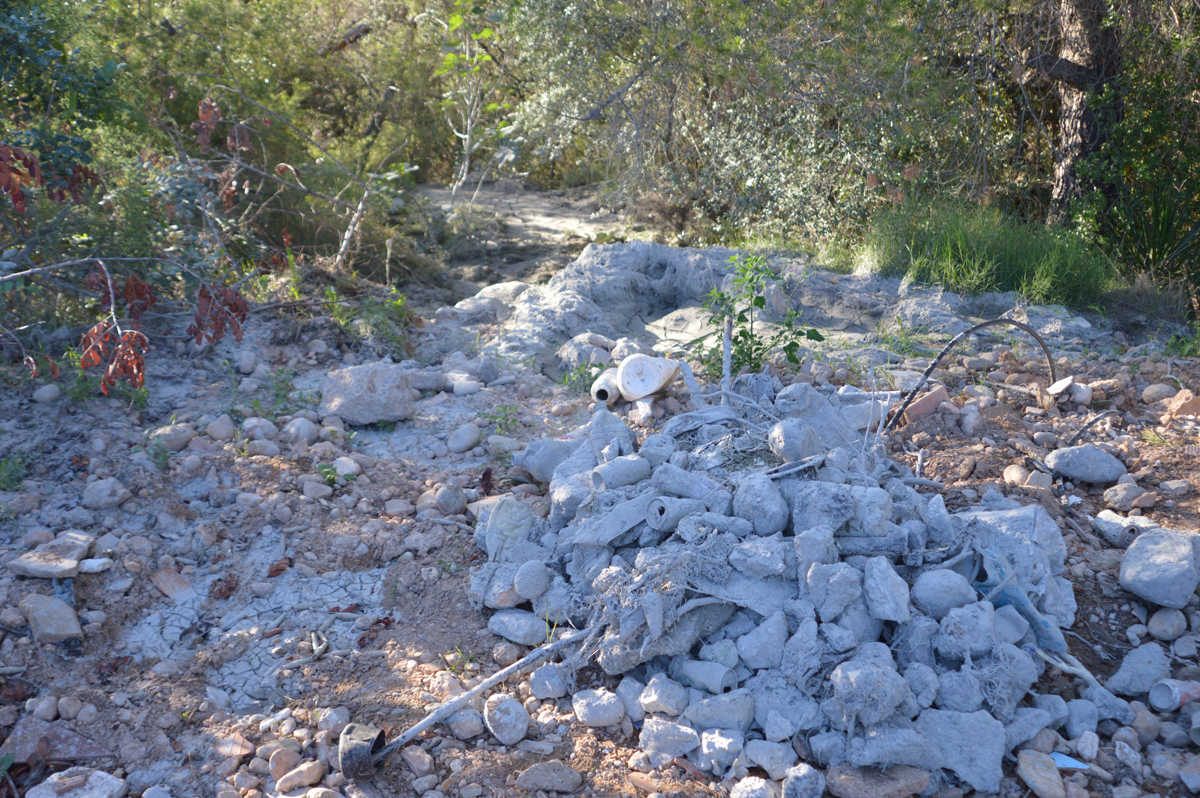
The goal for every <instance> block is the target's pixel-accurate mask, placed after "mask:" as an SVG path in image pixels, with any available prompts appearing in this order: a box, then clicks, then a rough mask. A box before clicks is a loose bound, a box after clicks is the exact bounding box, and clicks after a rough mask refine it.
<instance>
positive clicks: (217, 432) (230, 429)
mask: <svg viewBox="0 0 1200 798" xmlns="http://www.w3.org/2000/svg"><path fill="white" fill-rule="evenodd" d="M204 433H205V434H206V435H208V437H210V438H212V439H213V440H214V441H228V440H232V439H233V436H234V435H235V434H236V433H237V425H236V424H234V423H233V419H232V418H230V417H229V415H228V414H224V415H221V416H220V417H218V418H217V419H215V420H213V421H210V422H209V423H208V426H206V427H205V428H204Z"/></svg>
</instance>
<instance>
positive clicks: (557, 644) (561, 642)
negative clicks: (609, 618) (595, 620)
mask: <svg viewBox="0 0 1200 798" xmlns="http://www.w3.org/2000/svg"><path fill="white" fill-rule="evenodd" d="M593 631H594V627H592V626H589V627H587V628H586V629H580V630H578V631H575V632H572V633H570V634H569V635H566V636H565V637H562V638H560V639H558V640H555V641H554V642H552V643H546V644H544V645H542V646H540V647H538V648H535V649H534V650H533V651H530V652H529V653H528V654H526V655H525V656H524V657H522V658H521V659H519V660H517V661H516V662H514V663H513V664H512V665H509V666H508V667H507V668H503V669H501V670H498V671H496V672H495V673H493V674H492V675H491V676H489V677H488V678H486V679H484V680H483V681H482V682H480V683H479V684H477V685H475V686H474V687H472V688H471V689H470V690H468V691H466V692H465V693H463V694H462V695H459V696H456V697H454V698H452V699H450V700H449V701H446V702H444V703H442V704H440V705H439V706H438V707H437V708H436V709H434V710H433V711H432V712H430V713H429V714H427V715H426V716H425V717H423V718H421V720H419V721H417V723H416V724H415V725H413V726H410V727H409V728H408V730H407V731H405V732H404V733H403V734H401V735H400V736H399V737H397V738H396V739H395V740H392V741H391V742H390V743H388V744H387V745H385V746H384V747H383V748H380V749H379V751H377V752H376V753H375V754H374V756H373V757H372V760H373V761H374V762H376V763H378V762H380V761H382V760H383V759H385V758H387V756H388V755H389V754H391V753H392V752H393V751H395V750H396V749H398V748H403V747H404V746H405V745H408V743H409V742H411V741H412V740H414V739H416V737H417V735H419V734H420V733H421V732H423V731H425V730H426V729H428V728H429V727H430V726H433V725H435V724H438V723H441V722H442V721H443V720H445V719H446V718H448V717H450V716H451V715H453V714H454V713H455V712H457V711H458V710H460V709H462V708H463V707H464V706H466V705H467V704H469V703H470V702H471V701H473V700H474V699H475V698H476V697H478V696H479V695H481V694H483V693H485V692H487V691H488V690H490V689H492V688H493V687H495V686H496V685H498V684H500V683H501V682H503V681H504V680H505V679H508V678H510V677H512V676H516V675H517V674H519V673H524V672H525V671H526V670H528V669H529V668H530V667H532V666H533V665H536V664H538V663H539V662H541V661H542V660H544V659H546V658H547V657H549V656H550V655H551V654H553V653H554V652H556V651H558V650H559V649H562V648H566V647H567V646H570V645H571V644H572V643H577V642H579V641H581V640H584V639H586V638H587V637H588V635H590V634H591V633H592V632H593Z"/></svg>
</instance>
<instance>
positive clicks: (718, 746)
mask: <svg viewBox="0 0 1200 798" xmlns="http://www.w3.org/2000/svg"><path fill="white" fill-rule="evenodd" d="M745 741H746V738H745V735H743V734H742V733H741V732H740V731H738V730H737V729H705V730H704V731H703V732H701V734H700V754H699V755H698V756H697V758H696V764H697V765H699V766H700V769H701V770H707V771H709V772H711V773H716V774H717V775H722V774H724V773H725V771H726V770H728V769H729V766H730V765H732V764H733V762H734V760H735V759H737V757H738V754H740V753H741V752H742V747H743V746H744V745H745Z"/></svg>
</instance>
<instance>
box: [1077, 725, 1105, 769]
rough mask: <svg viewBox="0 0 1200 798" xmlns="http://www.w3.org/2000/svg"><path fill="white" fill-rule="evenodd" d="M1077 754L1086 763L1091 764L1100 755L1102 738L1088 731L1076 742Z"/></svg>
mask: <svg viewBox="0 0 1200 798" xmlns="http://www.w3.org/2000/svg"><path fill="white" fill-rule="evenodd" d="M1075 753H1077V754H1079V758H1080V759H1082V760H1083V761H1084V762H1091V761H1093V760H1095V758H1096V757H1097V756H1098V755H1099V753H1100V736H1099V735H1098V734H1096V732H1094V731H1086V732H1084V733H1083V734H1081V735H1079V737H1078V739H1076V740H1075Z"/></svg>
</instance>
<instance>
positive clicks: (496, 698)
mask: <svg viewBox="0 0 1200 798" xmlns="http://www.w3.org/2000/svg"><path fill="white" fill-rule="evenodd" d="M483 722H484V724H485V725H486V726H487V729H488V731H490V732H491V733H492V735H493V736H494V737H495V738H496V739H497V740H499V741H500V743H501V744H503V745H516V744H517V743H519V742H520V741H521V740H522V739H523V738H524V737H525V732H526V731H528V729H529V713H528V712H526V711H525V707H523V706H521V702H520V701H518V700H517V699H515V698H513V697H512V696H510V695H507V694H506V693H496V694H495V695H493V696H491V697H489V698H488V700H487V702H486V703H484V705H483Z"/></svg>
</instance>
